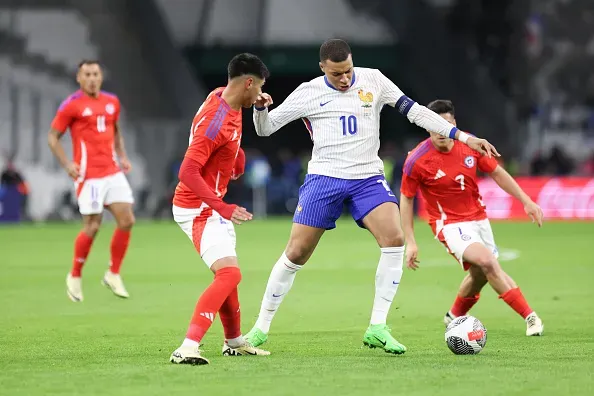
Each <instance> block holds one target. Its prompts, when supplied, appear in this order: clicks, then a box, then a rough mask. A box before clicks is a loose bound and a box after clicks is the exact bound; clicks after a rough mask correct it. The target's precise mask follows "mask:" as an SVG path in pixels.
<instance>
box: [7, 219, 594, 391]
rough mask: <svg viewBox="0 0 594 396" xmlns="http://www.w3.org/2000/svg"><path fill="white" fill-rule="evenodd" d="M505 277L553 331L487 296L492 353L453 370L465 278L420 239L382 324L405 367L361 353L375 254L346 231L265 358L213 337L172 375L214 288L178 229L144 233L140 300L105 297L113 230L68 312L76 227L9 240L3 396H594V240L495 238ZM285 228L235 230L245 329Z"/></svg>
mask: <svg viewBox="0 0 594 396" xmlns="http://www.w3.org/2000/svg"><path fill="white" fill-rule="evenodd" d="M493 228H494V231H495V236H496V240H497V242H498V245H499V247H500V250H502V252H503V254H504V256H505V257H511V258H513V256H515V255H518V257H516V258H515V259H513V260H511V261H504V262H503V265H504V268H505V269H506V270H507V271H508V272H509V273H510V274H511V276H512V277H514V279H515V280H516V281H517V282H518V284H519V285H520V287H521V288H522V290H523V291H524V293H525V295H526V297H527V299H528V302H529V303H530V304H531V305H532V307H533V308H534V309H535V310H537V312H538V313H539V314H540V316H541V317H542V318H543V320H544V322H545V325H546V326H545V336H544V337H542V338H527V337H525V335H524V331H525V325H524V323H523V321H522V319H521V318H520V317H519V316H518V315H517V314H515V313H514V312H513V311H512V310H511V309H510V308H509V307H507V306H506V305H505V304H504V303H503V302H502V301H500V300H498V299H497V296H496V295H495V294H494V293H493V291H492V290H491V289H488V290H485V291H484V292H483V294H482V296H481V301H479V303H478V304H477V306H476V307H475V308H474V309H473V311H472V314H473V315H475V316H476V317H478V318H479V319H480V320H481V321H482V322H483V323H484V324H485V326H486V327H487V329H488V342H487V346H486V348H485V350H483V352H482V353H481V354H479V355H477V356H455V355H453V354H452V353H451V352H450V351H449V350H448V348H447V346H446V344H445V342H444V338H443V333H444V326H443V324H442V317H443V315H444V314H445V312H446V311H447V310H448V309H449V307H450V305H451V303H452V301H453V299H454V296H455V293H456V290H457V287H458V285H459V283H460V281H461V279H462V277H463V276H464V273H463V272H462V270H461V269H460V268H459V267H458V265H457V263H456V262H455V261H454V260H453V259H452V258H451V257H450V256H449V255H448V254H446V252H445V251H444V249H443V248H442V247H441V246H440V245H439V244H438V243H437V242H436V241H435V240H433V238H432V235H431V234H430V231H429V229H428V227H427V226H426V225H422V224H419V223H418V224H417V232H418V234H419V236H418V243H419V246H420V260H421V269H420V270H419V271H417V272H416V273H413V272H412V271H409V270H405V274H404V277H403V281H402V285H401V287H400V290H399V292H398V295H397V297H396V300H395V302H394V304H393V306H392V310H391V314H390V316H389V320H388V324H389V325H391V327H392V328H393V334H394V335H395V336H396V338H397V339H398V340H400V341H401V342H403V343H404V344H405V345H407V347H408V348H409V350H408V352H407V353H406V354H405V355H403V356H392V355H388V354H386V353H383V352H382V351H379V350H377V349H376V350H370V349H367V348H362V345H361V338H362V335H363V332H364V331H365V329H366V326H367V324H368V320H369V315H370V310H371V305H372V301H373V293H374V275H375V270H376V265H377V260H378V257H379V250H378V249H377V247H376V245H375V242H374V240H373V238H372V237H371V235H368V234H367V232H365V231H363V230H359V229H358V228H357V227H356V226H355V225H354V224H352V223H351V222H349V221H342V222H340V223H339V226H338V229H336V230H334V231H331V232H329V233H327V234H326V235H325V236H324V237H323V239H322V241H321V244H320V246H319V247H318V250H317V251H316V253H315V254H314V256H313V258H312V259H311V261H310V262H309V263H308V264H307V265H306V267H305V268H304V270H302V271H301V272H300V273H299V274H298V276H297V280H296V282H295V284H294V286H293V289H292V290H291V292H290V294H289V295H288V297H287V298H286V299H285V301H284V303H283V305H282V307H281V309H280V310H279V313H278V314H277V317H276V319H275V321H274V322H273V325H272V329H271V334H270V339H269V342H268V343H267V344H265V346H266V348H268V349H269V350H271V352H272V353H273V355H272V356H270V357H269V358H251V357H246V358H233V357H222V356H220V353H221V342H222V337H223V335H222V328H221V325H220V322H219V320H218V319H217V320H216V321H215V324H214V326H213V327H212V329H211V331H210V332H209V333H208V334H207V336H206V338H205V339H204V347H203V350H204V355H205V356H206V357H208V358H209V359H210V360H211V365H210V366H201V367H189V366H177V365H173V364H170V363H169V362H168V358H169V355H170V354H171V352H172V351H173V350H174V349H175V348H176V347H177V346H178V345H179V343H180V342H181V340H182V339H183V336H184V334H185V330H186V328H187V325H188V321H189V318H190V315H191V313H192V312H193V309H194V304H195V302H196V299H197V297H198V296H199V295H200V293H201V291H202V290H203V289H204V288H205V287H206V286H207V285H208V283H209V282H210V281H211V279H212V276H211V274H210V273H209V271H208V270H207V269H206V267H205V266H204V264H203V263H202V262H201V260H200V258H199V257H198V255H197V254H196V253H195V251H194V249H193V247H192V246H191V244H190V242H189V240H188V239H187V237H186V236H185V235H184V234H183V232H182V231H181V230H180V229H178V228H177V226H176V225H175V224H173V223H170V222H164V223H140V224H138V225H137V226H136V228H135V230H134V233H133V237H132V242H131V246H130V250H129V252H128V256H127V259H126V261H125V263H124V266H123V275H124V279H125V281H126V286H127V287H128V290H129V291H130V293H131V295H132V298H131V299H129V300H127V301H126V300H120V299H118V298H116V297H114V296H113V295H112V294H111V293H110V292H109V291H108V290H107V289H105V288H104V287H103V286H101V285H100V280H101V277H102V274H103V272H104V271H105V269H106V266H107V262H108V260H109V242H110V238H111V232H112V230H113V224H105V225H104V227H103V229H102V231H101V232H100V234H99V236H98V239H97V241H96V242H95V244H94V246H93V250H92V251H91V255H90V257H89V260H88V262H87V264H86V267H85V269H84V271H83V287H84V294H85V301H84V302H83V303H79V304H75V303H72V302H71V301H70V300H68V298H67V297H66V292H65V285H64V279H65V276H66V273H67V271H68V269H69V267H70V261H71V253H72V243H73V242H72V241H73V239H74V237H75V235H76V233H77V232H78V224H60V225H51V224H50V225H42V226H29V225H27V226H16V227H6V226H5V227H0V241H1V242H0V244H1V250H0V263H1V264H0V304H1V307H2V308H1V309H2V312H1V316H0V318H1V326H0V345H1V348H0V363H1V366H2V370H1V371H0V393H1V394H6V395H75V394H85V395H160V394H165V393H167V394H174V393H179V392H185V393H187V394H189V393H194V394H201V395H215V394H220V395H244V394H245V395H250V394H255V392H260V394H275V395H318V394H319V395H329V394H343V395H351V394H353V395H354V394H360V395H370V394H392V393H398V394H406V395H451V394H453V393H456V394H466V393H468V394H470V392H479V393H480V394H485V395H505V396H510V395H522V396H525V395H531V394H534V395H539V396H542V395H548V394H551V395H558V394H567V395H586V394H594V393H593V392H594V387H593V385H592V373H593V372H594V363H593V360H594V358H593V357H594V338H593V336H594V314H593V308H594V288H593V287H592V280H593V278H594V254H593V250H592V243H593V242H594V231H593V229H594V225H593V224H592V223H547V224H545V226H544V227H543V228H542V229H540V230H539V229H537V227H535V226H534V225H533V224H529V223H495V224H494V226H493ZM289 229H290V220H289V219H273V220H267V221H254V222H253V223H251V224H246V225H243V226H241V227H237V234H238V252H239V255H240V263H241V266H242V271H243V282H242V284H241V286H240V299H241V303H242V314H243V317H242V323H243V325H242V328H243V331H244V332H247V331H248V330H249V329H250V328H251V326H252V324H253V323H254V321H255V318H256V316H257V313H258V309H259V305H260V300H261V297H262V293H263V292H264V287H265V285H266V280H267V278H268V275H269V272H270V269H271V267H272V265H273V264H274V263H275V261H276V260H277V258H278V256H279V255H280V254H281V252H282V250H283V248H284V245H285V243H286V239H287V237H288V232H289Z"/></svg>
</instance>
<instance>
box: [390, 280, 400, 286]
mask: <svg viewBox="0 0 594 396" xmlns="http://www.w3.org/2000/svg"><path fill="white" fill-rule="evenodd" d="M392 284H393V285H399V284H400V282H396V281H392Z"/></svg>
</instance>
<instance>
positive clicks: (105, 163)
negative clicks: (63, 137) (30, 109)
mask: <svg viewBox="0 0 594 396" xmlns="http://www.w3.org/2000/svg"><path fill="white" fill-rule="evenodd" d="M119 118H120V100H119V99H118V97H117V96H115V95H114V94H110V93H107V92H103V91H101V92H100V93H99V96H98V97H96V98H94V97H91V96H89V95H86V94H84V93H83V92H82V91H80V90H78V91H76V92H75V93H73V94H72V95H70V96H69V97H67V98H66V99H65V100H64V101H63V102H62V104H61V105H60V107H59V108H58V111H57V113H56V116H55V117H54V120H53V121H52V126H51V127H52V129H55V130H57V131H59V132H61V133H64V132H66V130H67V129H68V128H70V136H71V138H72V152H73V154H74V162H76V163H77V164H78V165H79V166H80V177H79V180H78V181H79V182H82V181H84V180H85V179H96V178H100V177H105V176H109V175H112V174H114V173H117V172H119V171H120V168H119V166H118V164H117V162H116V156H115V153H114V147H113V144H114V134H115V125H116V123H117V121H118V119H119Z"/></svg>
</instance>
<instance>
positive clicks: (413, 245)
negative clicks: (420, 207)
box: [400, 194, 419, 270]
mask: <svg viewBox="0 0 594 396" xmlns="http://www.w3.org/2000/svg"><path fill="white" fill-rule="evenodd" d="M414 201H415V199H414V197H413V198H409V197H407V196H406V195H404V194H400V216H401V217H402V219H401V221H402V229H403V231H404V239H405V241H406V266H407V267H408V268H410V269H412V270H416V269H417V268H419V266H418V265H417V263H418V261H417V255H418V252H419V249H418V247H417V241H416V240H415V228H414V227H415V225H414V209H413V208H414V206H413V205H414Z"/></svg>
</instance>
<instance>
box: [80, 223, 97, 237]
mask: <svg viewBox="0 0 594 396" xmlns="http://www.w3.org/2000/svg"><path fill="white" fill-rule="evenodd" d="M99 227H101V222H100V221H92V222H88V223H86V224H85V225H84V227H83V228H84V230H83V231H84V233H85V234H87V235H88V236H90V237H92V238H94V237H95V236H96V235H97V233H98V232H99Z"/></svg>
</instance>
